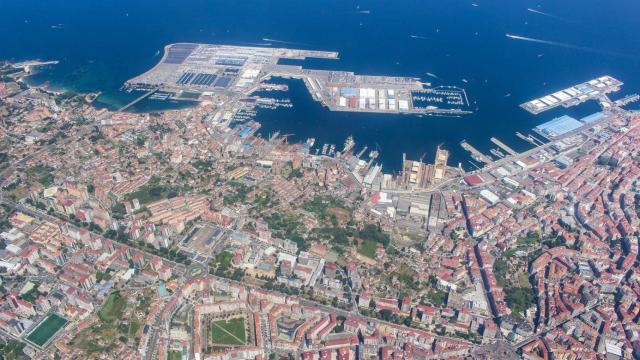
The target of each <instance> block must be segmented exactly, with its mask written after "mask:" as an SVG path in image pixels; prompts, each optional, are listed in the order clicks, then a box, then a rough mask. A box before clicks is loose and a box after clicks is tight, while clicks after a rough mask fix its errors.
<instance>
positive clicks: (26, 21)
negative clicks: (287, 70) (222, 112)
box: [0, 0, 640, 170]
mask: <svg viewBox="0 0 640 360" xmlns="http://www.w3.org/2000/svg"><path fill="white" fill-rule="evenodd" d="M528 9H532V10H535V11H530V10H528ZM638 13H640V2H638V1H636V0H618V1H604V0H566V1H557V0H540V1H524V0H511V1H507V0H503V1H498V0H470V1H467V0H438V1H430V0H395V1H391V0H375V1H374V0H370V1H350V0H323V1H321V0H308V1H297V0H262V1H261V0H246V1H233V0H227V1H214V0H182V1H178V0H153V1H152V0H136V1H128V0H110V1H100V2H96V1H79V0H21V1H16V0H12V1H8V0H0V34H1V35H0V40H1V41H0V59H12V60H23V59H33V58H39V59H43V60H50V59H55V60H60V62H61V63H60V64H59V65H56V66H54V67H51V68H50V69H48V70H47V71H45V72H43V73H41V74H40V75H38V76H36V77H35V78H34V79H33V80H34V81H36V82H43V81H48V82H49V83H50V84H51V85H53V86H58V87H63V88H70V89H75V90H81V91H97V90H99V91H102V92H103V95H102V96H101V97H100V98H99V99H98V102H99V105H102V106H109V107H112V108H115V107H117V106H119V105H122V104H124V103H126V101H127V99H129V98H131V97H132V96H134V95H132V94H127V93H123V92H121V91H119V88H120V86H121V85H122V84H123V82H124V81H125V80H127V79H129V78H131V77H133V76H135V75H137V74H139V73H141V72H143V71H145V70H147V69H148V68H150V67H151V66H153V65H154V64H155V63H156V62H157V61H158V60H159V57H160V55H158V51H161V49H162V48H163V46H164V45H166V44H167V43H173V42H203V43H224V44H236V45H244V44H246V45H251V44H260V43H266V42H271V43H272V45H273V46H282V47H299V48H306V49H318V50H334V51H338V52H339V53H340V59H339V60H313V59H312V60H308V61H305V62H303V64H304V65H305V66H308V67H314V68H325V69H330V68H331V69H340V70H350V71H355V72H356V73H361V74H380V75H398V76H413V77H421V78H423V79H424V80H425V81H430V82H432V83H433V84H434V85H457V86H461V87H464V88H466V89H467V92H468V95H469V98H470V100H471V102H472V104H473V108H474V109H475V108H476V107H477V110H476V111H475V112H474V114H473V115H470V116H465V117H462V118H442V117H416V116H406V115H403V116H401V115H380V114H350V113H333V112H329V111H328V110H326V109H324V108H322V107H321V106H320V104H318V103H315V102H313V100H311V97H310V96H309V95H308V94H307V93H306V90H305V89H304V87H303V85H302V84H301V83H299V82H291V84H290V88H291V92H290V94H288V96H289V97H290V98H291V99H292V100H293V102H294V105H295V106H294V108H293V109H279V110H276V111H260V113H259V117H258V119H257V120H258V121H260V122H261V123H262V124H263V128H262V130H261V131H262V133H264V134H266V133H269V132H274V131H275V130H281V131H282V132H283V133H292V134H295V135H294V136H292V137H291V139H293V140H296V139H298V140H304V139H305V138H307V137H316V138H317V142H318V143H324V142H333V143H336V144H338V148H340V147H341V144H342V142H343V140H344V138H345V137H346V136H348V135H353V136H354V137H355V139H356V141H357V142H358V144H361V145H365V144H366V145H369V148H375V147H376V144H377V146H378V147H379V148H380V149H381V158H380V160H381V161H382V162H383V164H384V166H385V168H386V169H387V170H397V169H398V168H399V166H400V163H401V157H402V153H407V156H408V157H410V158H418V157H420V156H421V155H422V154H426V156H425V160H430V159H432V158H433V155H434V152H435V147H436V146H437V145H439V144H442V145H443V146H444V147H446V148H448V149H450V150H451V151H452V162H453V163H457V162H461V163H463V164H467V160H468V156H467V154H466V153H465V152H464V151H463V150H462V149H461V148H460V146H459V145H458V144H459V142H460V141H461V140H462V139H467V141H469V142H470V143H471V144H473V145H475V146H476V147H478V148H479V149H481V150H485V151H487V150H488V149H489V148H491V147H494V146H493V144H492V143H491V142H490V141H489V138H490V137H491V136H496V137H498V138H500V139H502V140H503V141H504V142H505V143H507V144H509V145H511V146H512V147H514V148H515V149H523V148H526V147H527V144H526V143H524V142H522V141H521V140H519V139H518V138H516V137H515V136H514V133H515V132H516V131H521V132H528V131H529V130H530V129H531V128H533V127H534V126H536V125H538V124H540V123H542V122H545V121H548V120H550V119H551V118H553V117H555V116H559V115H563V114H569V115H573V116H574V117H577V116H581V115H586V114H588V113H589V112H594V111H597V107H596V106H594V105H593V104H586V105H585V106H581V107H578V108H575V109H569V110H567V109H556V110H554V111H550V112H546V113H543V114H540V115H537V116H533V115H530V114H528V113H526V112H525V111H524V110H522V109H520V108H519V107H518V105H519V104H520V103H522V102H524V101H527V100H530V99H532V98H535V97H538V96H540V95H544V94H546V93H550V92H554V91H556V90H559V89H562V88H565V87H567V86H570V85H573V84H575V83H579V82H582V81H585V80H588V79H591V78H593V77H596V76H600V75H604V74H609V75H612V76H614V77H616V78H618V79H620V80H622V81H624V82H625V83H626V85H625V87H624V88H623V91H622V92H621V94H620V96H621V95H623V94H624V93H625V92H627V93H628V92H637V91H640V66H639V65H640V37H638V36H637V34H638V33H640V22H638V21H637V16H635V15H634V14H638ZM507 33H509V34H514V35H519V36H523V37H527V38H531V39H538V40H543V41H549V42H550V43H540V42H533V41H525V40H516V39H511V38H508V37H506V36H505V34H507ZM263 38H268V39H274V40H277V41H264V40H263ZM427 73H432V74H435V75H436V76H437V78H435V77H431V76H429V75H427ZM462 79H466V80H467V81H468V82H466V83H465V82H463V81H462ZM155 105H160V104H155ZM165 105H166V104H165ZM141 106H142V107H143V108H142V109H141V110H148V109H151V108H153V107H154V104H148V103H145V104H142V105H141ZM139 110H140V109H139Z"/></svg>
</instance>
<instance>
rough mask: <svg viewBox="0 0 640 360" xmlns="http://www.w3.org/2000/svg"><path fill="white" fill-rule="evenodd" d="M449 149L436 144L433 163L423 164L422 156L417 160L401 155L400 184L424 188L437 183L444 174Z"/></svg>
mask: <svg viewBox="0 0 640 360" xmlns="http://www.w3.org/2000/svg"><path fill="white" fill-rule="evenodd" d="M448 160H449V151H447V150H444V149H442V148H440V147H439V146H438V149H437V150H436V157H435V161H434V163H433V164H425V163H423V162H422V158H421V159H420V160H418V161H413V160H407V158H406V154H403V155H402V174H401V181H400V182H401V184H402V185H403V186H407V187H410V188H418V189H420V188H425V187H427V186H429V185H433V184H435V183H438V182H439V181H441V180H442V179H444V178H445V176H446V171H447V161H448Z"/></svg>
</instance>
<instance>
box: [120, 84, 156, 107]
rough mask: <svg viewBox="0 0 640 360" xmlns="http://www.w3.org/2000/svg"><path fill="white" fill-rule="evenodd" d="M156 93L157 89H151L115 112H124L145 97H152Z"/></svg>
mask: <svg viewBox="0 0 640 360" xmlns="http://www.w3.org/2000/svg"><path fill="white" fill-rule="evenodd" d="M156 91H158V89H151V90H149V91H147V92H146V93H144V94H142V95H140V96H139V97H137V98H135V99H134V100H133V101H132V102H130V103H128V104H127V105H125V106H123V107H121V108H120V109H118V110H117V111H116V112H123V111H125V110H127V109H128V108H130V107H132V106H133V105H135V104H137V103H139V102H140V101H142V100H144V99H146V98H147V97H149V96H151V95H153V94H154V93H155V92H156Z"/></svg>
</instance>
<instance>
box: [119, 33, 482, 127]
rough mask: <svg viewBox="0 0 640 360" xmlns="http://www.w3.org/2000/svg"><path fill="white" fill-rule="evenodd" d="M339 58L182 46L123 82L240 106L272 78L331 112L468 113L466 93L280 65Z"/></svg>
mask: <svg viewBox="0 0 640 360" xmlns="http://www.w3.org/2000/svg"><path fill="white" fill-rule="evenodd" d="M306 58H322V59H337V58H338V53H336V52H327V51H313V50H296V49H285V48H263V47H245V46H227V45H209V44H191V43H179V44H171V45H167V46H166V47H165V52H164V55H163V57H162V60H161V61H160V62H159V63H158V64H157V65H156V66H155V67H153V68H152V69H151V70H149V71H147V72H145V73H144V74H142V75H139V76H137V77H135V78H133V79H130V80H128V81H127V82H126V83H125V87H127V88H128V89H134V90H147V91H148V90H152V89H158V90H161V91H163V94H164V93H165V92H166V93H170V94H173V95H172V96H171V97H170V98H174V99H181V98H183V97H184V96H183V94H186V93H188V94H198V97H199V98H220V99H224V100H226V101H229V100H232V101H233V100H235V101H240V100H243V99H246V98H247V97H249V96H251V94H252V93H253V92H255V91H258V90H261V89H264V86H265V84H264V83H263V82H264V81H267V80H269V79H271V78H273V77H282V78H295V79H301V80H303V81H304V83H305V85H306V87H307V89H308V91H309V92H310V94H311V95H312V97H313V98H314V99H315V100H316V101H319V102H321V103H322V104H323V105H324V106H326V107H328V108H329V109H330V110H333V111H354V112H356V111H357V112H375V113H406V114H446V115H463V114H468V113H470V111H469V110H468V106H469V102H468V99H467V95H466V92H465V91H464V89H460V88H456V87H444V86H443V87H437V88H429V86H430V84H429V83H424V82H422V81H421V80H420V79H418V78H411V77H391V76H368V75H357V74H354V73H353V72H347V71H331V70H313V69H304V68H303V67H302V66H296V65H283V64H279V61H280V60H281V59H296V60H303V59H306Z"/></svg>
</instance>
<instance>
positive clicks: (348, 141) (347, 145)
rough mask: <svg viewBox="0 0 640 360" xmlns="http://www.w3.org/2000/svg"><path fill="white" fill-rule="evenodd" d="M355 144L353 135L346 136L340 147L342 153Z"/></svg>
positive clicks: (349, 149)
mask: <svg viewBox="0 0 640 360" xmlns="http://www.w3.org/2000/svg"><path fill="white" fill-rule="evenodd" d="M355 145H356V142H355V141H353V136H351V135H349V137H347V139H346V140H345V141H344V148H343V149H342V153H343V154H344V153H346V152H349V151H351V149H353V147H354V146H355Z"/></svg>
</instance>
